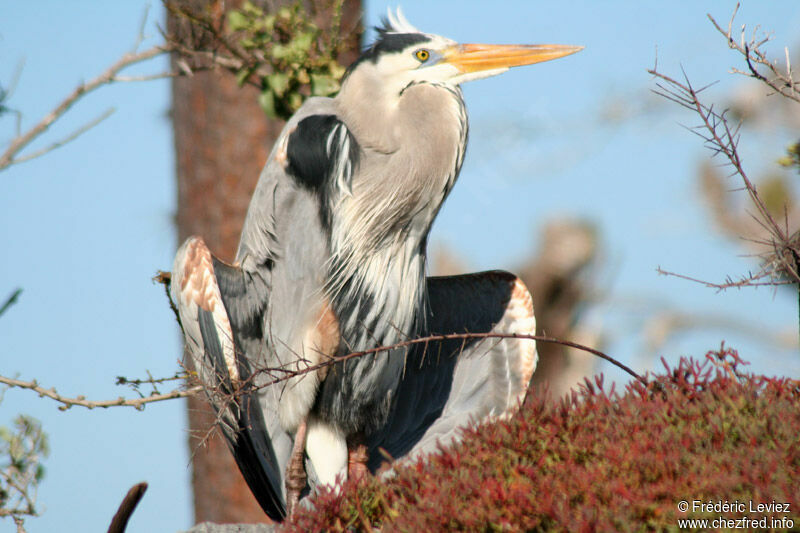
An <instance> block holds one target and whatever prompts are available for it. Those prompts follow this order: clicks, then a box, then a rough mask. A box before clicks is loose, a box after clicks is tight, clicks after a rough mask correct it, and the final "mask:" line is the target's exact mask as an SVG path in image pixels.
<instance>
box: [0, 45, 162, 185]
mask: <svg viewBox="0 0 800 533" xmlns="http://www.w3.org/2000/svg"><path fill="white" fill-rule="evenodd" d="M170 49H171V48H170V47H169V46H168V45H157V46H153V47H152V48H149V49H147V50H145V51H143V52H128V53H126V54H124V55H123V56H122V57H121V58H120V59H118V60H117V61H116V62H115V63H114V64H113V65H111V66H110V67H108V68H107V69H106V70H105V71H104V72H103V73H102V74H100V75H99V76H97V77H96V78H94V79H92V80H90V81H89V82H86V83H81V84H80V85H78V86H77V87H76V88H75V89H73V90H72V92H71V93H70V94H69V95H68V96H67V97H66V98H64V100H62V101H61V103H59V104H58V105H57V106H56V107H55V108H54V109H53V110H52V111H50V112H49V113H48V114H47V115H45V116H44V117H43V118H42V119H41V120H39V122H37V123H36V124H35V125H34V126H33V127H31V128H30V129H29V130H28V131H26V132H25V133H23V134H21V135H19V136H18V137H16V138H15V139H14V140H12V141H11V143H10V144H9V146H8V147H7V148H6V150H5V151H4V152H3V153H2V154H1V155H0V171H3V170H5V169H6V168H8V167H9V166H11V165H13V164H14V163H19V162H21V161H27V160H30V159H32V158H33V157H38V156H40V155H43V154H45V153H47V152H49V151H50V150H52V149H55V148H57V147H58V146H61V145H62V144H64V142H68V141H69V140H72V139H74V138H75V137H77V136H79V135H80V134H82V133H85V132H86V131H87V130H88V129H90V128H91V127H93V126H95V125H97V124H98V123H99V122H100V121H101V120H102V119H99V120H96V121H95V122H94V123H91V122H90V123H89V124H87V125H85V126H82V127H81V128H79V129H78V130H76V131H75V132H74V133H72V134H70V135H69V136H67V137H66V139H65V141H63V142H60V143H55V145H51V147H49V148H48V149H45V150H40V151H39V152H37V153H35V154H31V155H28V156H23V157H18V154H19V153H20V152H21V151H22V150H23V149H25V148H26V147H27V146H28V145H29V144H30V143H31V142H33V140H34V139H36V138H38V137H39V136H40V135H42V134H43V133H44V132H45V131H47V129H48V128H49V127H50V126H51V125H52V124H53V123H54V122H55V121H56V120H58V119H59V118H61V116H63V115H64V113H66V112H67V111H68V110H69V109H70V108H71V107H72V106H73V105H74V104H75V103H76V102H77V101H78V100H80V99H81V98H82V97H83V96H85V95H86V94H88V93H90V92H92V91H94V90H95V89H97V88H99V87H102V86H103V85H106V84H110V83H114V82H116V81H120V80H119V79H117V74H118V73H119V72H120V71H121V70H123V69H125V68H127V67H130V66H131V65H134V64H137V63H141V62H143V61H147V60H149V59H152V58H154V57H156V56H159V55H161V54H163V53H166V52H169V51H170ZM134 79H135V78H131V80H134ZM142 79H150V77H143V78H142ZM103 118H105V117H103Z"/></svg>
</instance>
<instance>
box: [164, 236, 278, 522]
mask: <svg viewBox="0 0 800 533" xmlns="http://www.w3.org/2000/svg"><path fill="white" fill-rule="evenodd" d="M248 276H249V275H248V273H243V272H242V271H241V270H239V269H238V268H236V267H233V266H230V265H225V264H224V263H222V262H221V261H218V260H217V259H215V258H213V257H212V255H211V253H210V252H209V250H208V248H207V247H206V245H205V243H203V241H202V239H199V238H196V237H192V238H190V239H188V240H187V241H186V242H185V243H184V244H183V246H181V248H180V249H179V250H178V253H177V255H176V257H175V265H174V268H173V273H172V288H171V290H172V296H173V300H174V301H175V302H176V303H177V306H178V311H179V313H180V317H181V323H182V325H183V331H184V337H185V340H186V349H187V353H188V354H189V356H190V357H191V359H192V362H193V364H194V368H195V369H196V370H197V373H198V375H199V377H200V380H201V382H202V383H203V385H204V387H205V389H206V393H207V394H208V397H209V400H210V402H211V404H212V406H213V407H214V409H215V410H216V412H217V415H218V417H219V421H220V427H221V429H222V432H223V434H224V435H225V437H226V440H227V441H228V444H229V446H230V448H231V450H232V452H233V455H234V457H235V459H236V463H237V464H238V466H239V469H240V470H241V472H242V475H243V476H244V478H245V480H246V481H247V484H248V485H249V486H250V489H251V490H252V492H253V494H254V495H255V497H256V499H257V500H258V502H259V504H260V505H261V507H262V508H263V509H264V511H265V512H266V513H267V515H269V516H270V518H272V519H274V520H281V519H282V518H283V517H284V516H285V514H286V510H285V505H284V498H283V496H282V491H283V475H282V473H283V469H282V467H281V465H280V464H279V462H278V459H277V458H276V454H275V450H274V447H273V443H272V440H271V438H270V435H271V433H276V431H275V429H274V428H270V427H269V425H268V423H267V422H268V420H266V419H265V416H264V413H263V412H262V409H261V408H260V406H259V402H258V397H257V393H256V391H253V390H249V386H250V384H251V382H252V380H251V377H252V376H251V372H252V370H251V364H250V362H249V361H248V358H247V354H246V352H243V351H242V350H243V349H246V348H245V347H246V346H248V345H250V346H252V345H254V344H253V343H254V341H255V340H256V339H257V337H258V336H260V334H259V328H260V312H258V310H259V309H261V310H262V311H263V308H264V305H265V303H264V302H263V301H259V300H266V292H264V291H255V290H253V289H252V288H248V283H253V281H252V278H250V277H248ZM255 312H258V316H257V317H255V318H254V317H253V316H252V314H253V313H255ZM268 418H269V417H268ZM273 425H274V424H273ZM270 429H272V431H270ZM280 437H282V438H287V437H286V436H285V435H280ZM283 447H285V446H282V448H283Z"/></svg>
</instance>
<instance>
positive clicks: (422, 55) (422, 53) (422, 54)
mask: <svg viewBox="0 0 800 533" xmlns="http://www.w3.org/2000/svg"><path fill="white" fill-rule="evenodd" d="M414 56H415V57H416V58H417V59H419V60H420V61H422V62H425V61H427V60H428V58H429V57H430V56H431V53H430V52H428V51H427V50H425V49H422V50H417V51H416V52H415V53H414Z"/></svg>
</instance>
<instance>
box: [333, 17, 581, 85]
mask: <svg viewBox="0 0 800 533" xmlns="http://www.w3.org/2000/svg"><path fill="white" fill-rule="evenodd" d="M581 49H583V47H582V46H569V45H558V44H519V45H496V44H459V43H456V42H455V41H452V40H450V39H447V38H445V37H441V36H439V35H433V34H430V33H423V32H421V31H419V30H418V29H416V28H415V27H413V26H412V25H411V24H410V23H409V22H408V21H407V20H406V18H405V17H404V16H403V14H402V12H401V11H400V10H399V9H398V10H397V14H396V15H395V14H392V13H391V12H389V16H388V17H387V18H386V19H384V25H383V27H381V28H378V38H377V39H376V40H375V42H374V43H373V44H372V45H371V46H370V47H368V48H367V49H366V50H365V51H364V52H363V53H362V55H361V57H360V58H359V59H358V60H357V61H356V62H355V63H354V64H353V65H352V66H351V67H350V69H349V70H348V75H347V77H346V79H345V84H347V82H348V81H350V80H351V79H352V80H353V82H354V83H357V84H370V85H372V84H376V85H377V84H379V85H380V87H381V88H382V89H383V90H386V91H389V92H390V93H395V94H398V93H400V92H401V91H402V90H403V89H404V88H405V87H407V86H408V85H410V84H414V83H438V84H448V85H452V86H456V85H459V84H461V83H464V82H466V81H471V80H477V79H481V78H488V77H489V76H496V75H497V74H502V73H503V72H505V71H507V70H508V69H509V68H511V67H518V66H522V65H531V64H534V63H541V62H542V61H549V60H551V59H558V58H559V57H564V56H567V55H570V54H574V53H575V52H577V51H579V50H581ZM361 89H362V90H363V89H364V87H361ZM343 90H345V87H343Z"/></svg>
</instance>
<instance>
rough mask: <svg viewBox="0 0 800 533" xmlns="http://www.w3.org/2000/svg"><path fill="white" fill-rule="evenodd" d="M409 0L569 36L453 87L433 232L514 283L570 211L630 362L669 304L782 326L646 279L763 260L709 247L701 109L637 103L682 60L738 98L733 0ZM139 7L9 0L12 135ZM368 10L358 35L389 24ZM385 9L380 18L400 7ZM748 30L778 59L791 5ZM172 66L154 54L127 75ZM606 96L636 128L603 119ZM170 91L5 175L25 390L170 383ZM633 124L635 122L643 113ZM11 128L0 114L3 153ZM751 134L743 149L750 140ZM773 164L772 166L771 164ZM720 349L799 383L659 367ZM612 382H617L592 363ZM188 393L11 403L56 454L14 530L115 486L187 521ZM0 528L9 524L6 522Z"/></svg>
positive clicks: (69, 517) (528, 38)
mask: <svg viewBox="0 0 800 533" xmlns="http://www.w3.org/2000/svg"><path fill="white" fill-rule="evenodd" d="M700 4H701V3H699V2H674V3H664V2H658V3H656V2H638V1H630V2H622V1H617V2H590V1H582V2H579V1H573V2H560V3H544V2H529V1H525V2H524V1H515V2H502V3H500V2H495V3H492V4H491V5H490V7H487V3H486V2H463V1H455V0H448V1H443V2H435V3H434V2H404V3H403V4H402V5H403V8H404V11H405V13H406V15H407V17H408V18H409V20H410V21H411V22H412V23H414V24H415V25H417V26H418V27H419V28H420V29H422V30H424V31H429V32H434V33H440V34H442V35H446V36H448V37H451V38H453V39H456V40H460V41H465V42H520V43H527V42H542V43H551V42H552V43H563V44H581V45H585V46H586V49H585V50H584V51H582V52H581V53H580V54H577V55H575V56H571V57H569V58H565V59H562V60H559V61H556V62H552V63H547V64H543V65H537V66H534V67H530V68H523V69H514V70H512V71H511V72H509V73H507V74H504V75H503V76H499V77H497V78H492V79H489V80H484V81H480V82H475V83H472V84H468V85H466V86H465V87H464V93H465V97H466V100H467V106H468V109H469V111H470V120H471V132H470V146H469V149H468V152H467V156H466V163H465V165H464V168H463V171H462V175H461V177H460V180H459V183H458V184H457V185H456V187H455V189H454V191H453V193H452V195H451V197H450V198H449V199H448V202H447V203H446V204H445V207H444V209H443V210H442V212H441V215H440V217H439V219H438V220H437V222H436V224H435V225H434V232H433V238H432V242H433V243H434V246H436V245H437V244H439V243H442V244H445V245H446V246H448V247H449V248H450V249H452V250H453V251H455V252H456V253H457V254H459V255H460V256H462V257H464V258H468V259H467V260H468V264H469V266H470V268H473V269H476V270H478V269H487V268H503V269H507V270H512V271H513V270H514V269H515V267H516V266H517V265H518V264H519V263H520V261H521V260H522V259H523V258H524V257H526V256H527V255H528V254H529V252H530V249H531V247H532V246H534V245H535V241H536V235H537V228H538V227H540V226H541V225H542V224H543V223H544V221H546V220H548V219H551V218H553V217H556V216H564V215H570V216H581V217H584V218H586V219H588V220H590V221H592V222H593V223H594V224H596V226H597V227H598V230H599V231H600V235H601V240H602V244H603V250H604V254H603V264H602V267H601V273H600V275H599V277H598V282H599V283H600V284H601V285H602V288H603V291H604V293H605V296H604V299H603V301H602V302H600V303H599V304H598V305H596V306H594V307H593V308H592V309H591V310H589V312H588V314H587V317H586V318H587V320H588V321H589V323H591V324H592V325H593V326H594V327H597V328H599V329H601V330H602V332H603V334H604V337H605V339H606V344H605V346H604V348H605V349H606V350H607V351H608V352H609V353H611V354H612V355H615V356H617V357H619V358H620V359H622V360H623V361H624V362H626V363H628V364H630V365H632V366H633V367H634V368H637V369H639V370H647V369H655V368H657V365H656V363H655V361H654V360H653V359H652V358H645V357H642V356H641V355H642V347H643V340H642V328H643V327H644V326H645V324H646V320H645V319H646V318H647V317H648V316H650V315H652V314H653V313H656V312H658V311H660V310H664V309H669V308H674V309H680V310H683V311H686V312H689V313H695V314H700V315H702V314H715V315H716V314H720V315H724V316H725V317H731V318H733V319H736V320H742V321H746V322H748V323H752V324H754V325H755V327H757V328H762V329H764V331H768V332H772V331H789V332H791V331H792V330H793V328H795V327H796V324H795V323H794V320H795V319H796V316H797V309H796V301H795V298H794V297H793V296H792V295H791V294H788V292H787V293H786V294H784V293H783V292H778V293H775V292H774V291H771V290H766V289H765V290H742V291H733V292H730V293H724V294H717V293H715V292H714V291H712V290H710V289H706V288H703V287H701V286H699V285H695V284H691V283H688V282H685V281H681V280H677V279H670V278H664V277H659V276H658V275H657V274H656V272H655V269H656V267H657V266H659V265H660V266H662V267H664V268H666V269H670V270H673V271H677V272H682V273H686V274H689V275H693V276H697V277H700V278H707V279H712V280H721V279H723V278H724V277H725V276H726V275H728V274H734V275H735V274H738V273H744V272H746V271H747V270H748V269H752V268H754V267H755V265H754V264H753V263H751V262H749V261H748V260H747V259H744V258H742V257H739V256H740V255H741V254H742V253H743V252H744V249H743V248H742V247H740V246H739V245H738V244H737V243H735V242H731V241H729V240H727V239H724V238H721V237H720V236H719V235H718V234H717V233H716V232H715V231H714V230H713V227H712V223H711V221H710V220H709V218H708V215H707V213H706V211H705V209H704V208H703V206H702V205H701V204H700V202H699V199H698V191H697V188H696V185H695V181H694V176H695V171H696V168H697V165H698V163H699V162H700V161H702V160H703V159H704V158H706V157H707V156H708V152H707V151H704V150H703V148H702V147H701V146H700V144H699V143H698V141H697V139H696V138H694V137H693V136H692V135H690V134H689V133H687V132H686V131H685V130H684V129H683V128H682V127H681V124H693V122H694V120H693V117H692V116H691V115H690V114H688V113H683V112H681V111H679V110H678V109H676V108H674V107H673V106H670V105H667V104H666V103H664V102H661V101H659V100H658V99H656V98H654V97H653V96H652V95H651V94H650V89H651V88H652V87H653V85H654V83H653V81H652V79H651V78H650V76H649V75H648V74H647V73H646V69H647V68H650V67H651V66H652V65H653V62H654V59H655V57H656V50H657V54H658V61H659V67H660V68H661V69H662V70H663V71H664V72H665V73H668V74H677V73H679V71H680V67H681V65H682V66H683V67H684V68H685V70H686V72H687V73H688V74H689V75H690V76H691V77H692V79H693V81H695V82H696V83H697V84H705V83H709V82H712V81H715V80H720V83H719V84H718V85H717V86H715V87H713V88H712V89H711V90H710V91H709V93H708V97H709V98H710V99H713V98H714V97H719V98H722V97H723V95H725V94H726V93H727V92H729V91H731V90H734V89H736V88H737V87H740V86H743V85H744V84H746V83H747V81H746V80H744V79H741V78H736V77H732V76H730V75H729V74H728V73H727V69H728V67H729V66H733V65H737V66H738V65H739V63H738V58H737V57H736V56H735V54H734V53H733V52H731V51H729V50H728V49H727V48H726V46H725V43H724V41H723V39H722V38H721V37H720V36H719V35H718V34H717V33H716V32H715V31H714V30H713V28H712V27H711V25H710V23H709V22H708V21H707V19H706V17H705V14H706V12H711V13H712V14H713V15H714V16H716V17H717V18H718V20H720V21H721V22H722V21H724V22H726V23H727V20H728V18H729V16H730V13H731V12H732V10H733V6H734V3H733V2H721V1H720V2H703V3H702V4H703V6H702V7H700ZM146 5H147V4H146V3H145V2H140V1H128V2H100V1H99V0H93V1H89V0H82V1H73V2H60V1H53V0H51V1H40V2H2V3H0V84H2V85H3V86H4V87H5V86H7V85H8V83H9V82H10V81H11V80H12V78H13V77H14V72H15V71H16V69H17V65H18V64H20V62H22V61H24V63H23V70H22V74H21V77H20V79H19V83H18V84H17V86H16V89H15V92H14V94H13V96H12V97H11V99H10V101H9V102H8V105H9V106H10V107H12V108H14V109H17V110H19V111H21V112H22V113H23V119H22V125H23V128H24V127H27V126H30V125H31V124H33V123H34V122H35V121H37V120H38V119H39V118H40V117H41V116H42V115H43V114H45V113H46V112H47V111H49V110H50V109H51V108H52V107H53V106H54V105H56V104H57V103H58V102H59V101H60V100H61V99H62V98H63V97H64V96H65V95H66V94H67V93H68V92H69V91H70V90H71V89H72V88H73V87H74V86H75V85H76V84H77V83H78V82H79V81H81V80H85V79H89V78H91V77H94V76H95V75H97V74H99V73H100V72H101V71H102V70H103V69H105V68H106V67H107V66H108V65H110V64H111V63H112V62H113V61H114V60H116V59H117V58H118V57H119V56H120V55H121V54H122V53H124V52H125V51H127V50H128V49H129V48H130V47H131V45H132V44H133V42H134V40H135V38H136V34H137V31H138V26H139V21H140V19H141V17H142V14H143V13H144V10H145V6H146ZM387 5H388V4H387V3H386V2H370V3H369V4H368V6H367V22H368V24H369V25H372V24H374V23H376V22H377V19H378V17H379V16H380V15H381V14H383V13H384V12H385V9H386V6H387ZM392 5H395V3H392ZM162 19H163V13H162V11H161V8H160V5H159V4H158V3H157V2H155V3H153V4H152V7H151V12H150V22H149V24H148V26H147V30H146V34H147V35H149V36H150V38H149V40H148V41H147V42H146V43H145V46H146V45H147V44H153V43H155V42H158V32H157V29H156V27H155V23H156V22H160V21H161V20H162ZM737 20H738V21H739V22H746V23H748V24H749V25H752V24H755V23H759V24H761V25H762V26H763V27H764V28H767V29H770V30H772V31H774V34H775V44H773V45H772V46H771V47H770V48H769V50H770V51H771V52H772V53H773V54H774V55H775V56H776V57H779V56H781V54H782V46H783V44H789V45H790V46H791V45H794V46H795V48H796V46H797V44H798V39H800V34H798V33H797V28H800V4H798V3H797V2H796V1H793V0H784V1H772V2H768V3H765V2H748V3H746V4H745V5H744V6H743V7H742V9H741V10H740V14H739V17H738V19H737ZM164 68H166V59H165V58H160V59H157V60H154V61H152V62H151V63H149V64H147V65H145V66H143V67H142V68H138V69H136V70H134V71H133V72H139V73H143V72H151V73H152V72H158V71H161V70H163V69H164ZM610 102H613V103H616V104H618V105H620V106H621V108H622V109H623V110H628V111H631V116H630V117H629V118H627V119H625V120H622V121H609V120H606V119H604V113H603V112H604V110H607V109H608V108H609V103H610ZM169 106H170V102H169V82H168V81H156V82H147V83H135V84H119V85H115V86H111V87H106V88H103V89H101V90H100V91H99V92H97V93H96V94H93V95H91V96H89V97H88V98H87V99H85V101H83V102H81V103H79V104H78V105H76V106H75V107H74V108H73V109H72V110H71V111H70V112H69V113H68V114H67V115H65V116H64V119H63V120H62V121H59V123H58V124H56V125H55V126H54V127H53V128H52V131H50V132H48V134H47V135H46V136H45V137H44V138H43V139H42V141H41V143H40V144H38V145H36V146H43V145H44V144H47V143H48V142H52V141H54V140H56V139H58V138H60V137H61V136H63V135H65V134H67V133H69V132H71V131H72V130H73V129H74V128H76V127H78V126H79V125H81V124H82V123H84V122H86V121H87V120H89V119H91V118H93V117H94V116H96V115H98V114H100V113H102V112H103V111H104V110H105V109H107V108H109V107H115V108H116V112H115V113H114V114H113V115H112V116H111V118H109V119H108V120H107V121H105V122H104V123H103V124H101V125H100V126H98V127H97V128H95V129H94V130H92V131H90V132H88V133H87V134H85V135H84V136H82V137H81V138H79V139H77V140H76V141H74V142H73V143H70V144H69V145H68V146H65V147H63V148H61V149H59V150H57V151H55V152H53V153H51V154H49V155H47V156H46V157H43V158H41V159H39V160H36V161H32V162H29V163H24V164H20V165H18V166H15V167H13V168H11V169H10V170H8V171H6V172H2V173H0V243H1V245H2V249H3V254H4V257H5V260H3V261H1V262H0V298H4V297H5V296H6V295H8V294H10V293H11V292H12V290H14V289H15V288H16V287H22V288H23V289H24V293H23V294H22V297H21V299H20V301H19V303H18V304H17V305H15V306H14V307H13V308H12V309H11V310H10V311H9V312H8V313H6V315H4V316H3V317H2V319H0V373H2V374H3V375H12V376H13V375H19V376H20V377H21V378H23V379H31V378H36V379H37V380H39V381H40V382H41V383H42V384H44V385H46V386H56V387H57V388H58V390H59V392H61V393H64V394H67V395H71V396H74V395H78V394H83V395H86V396H87V397H89V398H92V399H106V398H113V397H116V396H119V395H121V394H127V390H123V389H120V388H119V387H116V386H115V385H114V381H115V377H116V376H118V375H124V376H128V377H144V376H145V374H146V371H150V372H151V373H152V374H153V375H156V376H165V375H171V374H172V373H174V371H175V370H176V368H177V363H176V361H177V359H178V357H179V356H180V345H179V337H178V331H177V327H176V325H175V321H174V319H173V317H172V315H171V312H170V311H169V309H168V307H167V304H166V300H165V298H164V295H163V291H162V289H161V287H160V286H157V285H154V284H153V283H152V282H151V281H150V278H151V277H152V276H153V274H154V273H155V271H156V270H158V269H164V270H167V269H169V268H170V266H171V263H172V256H173V254H174V250H175V248H176V244H177V243H176V241H175V229H174V227H173V215H174V212H175V205H174V203H175V185H174V175H173V165H174V163H173V160H174V155H173V146H172V136H171V129H170V122H169V119H168V111H169ZM640 110H642V111H641V112H638V111H640ZM13 134H14V120H13V117H12V116H11V115H6V116H4V117H0V147H3V146H5V144H6V143H7V141H8V140H9V139H10V138H11V137H12V136H13ZM759 135H766V134H763V132H746V134H745V136H744V137H743V140H742V142H743V143H745V144H747V145H748V146H749V147H750V148H748V149H747V150H746V151H745V152H744V153H745V157H746V159H745V164H746V165H747V166H748V168H749V169H751V170H752V171H753V172H754V173H759V172H764V171H768V170H770V169H771V167H772V165H773V164H774V163H773V161H774V159H775V158H777V157H778V156H779V155H780V153H779V152H780V150H781V149H782V148H783V147H784V146H785V145H786V144H788V143H789V142H790V141H793V140H796V139H794V138H792V137H791V136H790V135H782V134H781V133H780V132H779V133H777V134H773V135H771V136H769V137H767V138H766V140H764V138H763V137H760V136H759ZM748 143H749V144H748ZM765 154H766V155H765ZM721 339H726V340H727V341H728V342H729V343H730V344H732V345H734V346H736V347H738V348H740V350H741V354H742V356H743V357H744V358H745V359H748V360H750V361H752V362H753V368H754V370H756V371H759V372H763V373H767V374H791V375H795V376H796V375H797V374H798V371H799V370H800V361H798V357H797V353H796V352H791V351H788V350H785V351H781V350H778V349H775V348H765V347H764V346H763V345H760V344H758V343H756V342H754V341H753V340H752V339H750V338H748V337H747V336H745V335H743V334H741V333H739V332H737V331H735V330H733V331H732V330H725V329H715V330H703V331H698V332H692V333H688V334H683V335H680V336H678V337H677V338H675V339H673V340H672V341H670V342H668V343H667V344H666V345H664V346H663V347H662V349H661V351H660V352H659V353H658V354H657V355H664V357H665V358H666V359H668V360H675V359H677V358H678V357H679V356H681V355H695V356H702V355H703V354H704V353H705V351H707V350H708V349H711V348H714V347H716V346H718V344H719V342H720V340H721ZM601 370H603V371H605V372H606V373H607V374H608V375H609V377H611V378H615V379H623V376H620V375H619V374H617V373H615V371H614V370H611V369H608V368H606V367H601ZM184 409H185V408H184V405H183V403H182V402H178V401H176V402H167V403H164V404H159V405H152V406H149V407H148V408H147V409H146V410H145V411H144V412H141V413H140V412H136V411H133V410H124V409H120V408H117V409H111V410H107V411H86V410H81V409H78V408H73V409H72V410H70V411H68V412H65V413H62V412H60V411H58V410H57V409H56V405H55V404H54V403H53V402H51V401H49V400H45V399H40V398H38V397H36V395H34V394H32V393H30V392H27V391H18V390H11V391H7V392H6V393H5V395H4V399H3V402H2V404H0V424H7V423H9V422H10V420H11V419H12V417H13V416H14V414H15V413H18V412H24V413H28V414H31V415H33V416H35V417H37V418H39V419H41V420H42V421H43V423H44V426H45V429H46V430H47V432H48V433H49V434H50V438H51V448H52V454H51V456H50V457H49V458H48V459H47V461H46V467H47V476H46V478H45V480H44V482H43V484H42V486H41V490H40V491H39V504H40V507H41V509H42V510H43V515H42V517H40V518H35V519H30V520H29V521H28V522H27V524H26V527H27V529H28V531H29V532H31V533H36V532H45V531H65V532H69V531H97V530H103V529H104V528H106V527H107V526H108V522H109V520H110V518H111V516H112V515H113V513H114V511H115V510H116V507H117V505H118V504H119V502H120V500H121V498H122V496H123V495H124V494H125V491H126V490H127V489H128V488H129V487H130V486H131V485H132V484H134V483H136V482H138V481H142V480H146V481H148V482H149V483H150V489H149V491H148V493H147V494H146V496H145V497H144V499H143V501H142V503H141V505H140V508H139V509H138V510H137V512H136V514H135V515H134V517H133V519H132V521H131V524H130V527H129V531H131V532H137V531H175V530H177V529H180V528H185V527H188V526H189V525H190V524H191V497H190V493H189V485H188V482H189V469H188V462H189V458H188V450H187V446H186V441H187V433H186V428H185V413H184ZM6 530H8V531H11V530H13V525H12V524H11V523H10V522H0V531H6Z"/></svg>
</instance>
